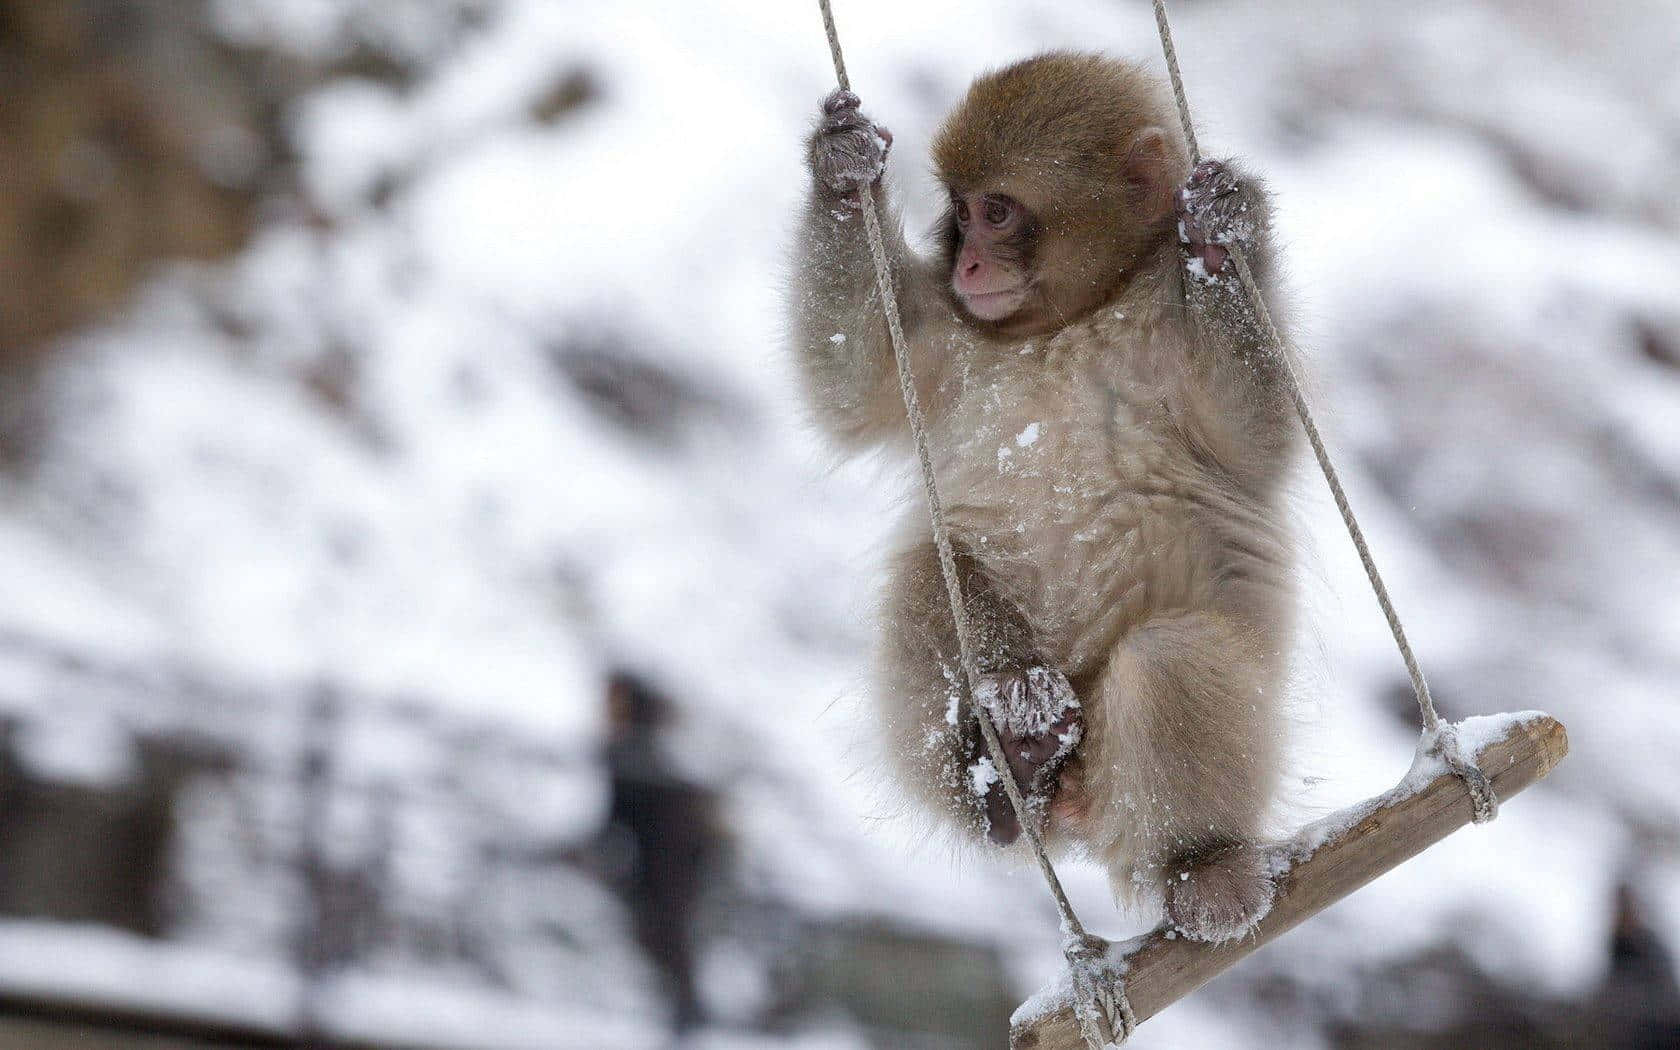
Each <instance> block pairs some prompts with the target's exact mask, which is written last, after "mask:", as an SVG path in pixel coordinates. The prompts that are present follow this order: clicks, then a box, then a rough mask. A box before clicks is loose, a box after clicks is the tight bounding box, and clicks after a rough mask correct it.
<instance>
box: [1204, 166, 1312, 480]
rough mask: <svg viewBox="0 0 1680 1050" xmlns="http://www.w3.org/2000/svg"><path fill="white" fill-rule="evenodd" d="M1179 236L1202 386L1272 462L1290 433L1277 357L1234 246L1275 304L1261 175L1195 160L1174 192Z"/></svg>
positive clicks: (1268, 218)
mask: <svg viewBox="0 0 1680 1050" xmlns="http://www.w3.org/2000/svg"><path fill="white" fill-rule="evenodd" d="M1177 200H1178V218H1179V241H1180V244H1181V248H1182V254H1183V255H1184V257H1185V274H1184V299H1185V307H1186V313H1187V318H1188V321H1189V323H1190V324H1191V326H1192V327H1193V329H1194V336H1195V342H1196V344H1197V346H1198V348H1199V350H1200V353H1199V355H1198V358H1199V360H1198V363H1199V364H1201V365H1203V366H1204V367H1206V368H1207V369H1208V375H1207V377H1206V378H1207V381H1208V387H1209V389H1211V390H1213V391H1215V392H1217V393H1218V394H1220V395H1221V396H1220V398H1219V399H1220V400H1221V401H1222V402H1223V404H1222V405H1221V409H1222V411H1224V412H1225V413H1228V418H1230V419H1232V420H1236V421H1239V422H1240V423H1241V424H1242V426H1243V429H1244V431H1245V433H1244V435H1243V437H1244V438H1245V439H1246V440H1247V441H1248V442H1251V443H1254V444H1255V445H1256V446H1257V447H1258V449H1259V450H1260V451H1262V453H1263V455H1262V456H1261V457H1260V458H1259V461H1260V462H1266V463H1272V464H1276V463H1280V462H1282V460H1283V458H1284V457H1283V456H1282V455H1281V453H1282V452H1283V451H1284V450H1285V449H1286V448H1287V446H1288V443H1289V442H1290V441H1291V440H1292V439H1293V430H1292V419H1291V416H1290V411H1289V402H1288V398H1287V395H1286V393H1285V390H1284V386H1283V383H1284V382H1285V378H1284V367H1285V366H1284V362H1283V360H1281V359H1280V358H1279V356H1278V354H1279V353H1284V354H1287V353H1291V352H1292V351H1291V349H1290V348H1288V347H1281V348H1276V350H1275V351H1274V348H1273V347H1271V345H1270V343H1269V338H1268V336H1267V334H1266V333H1265V331H1264V328H1263V326H1262V325H1261V324H1260V323H1259V320H1258V318H1257V317H1256V316H1255V314H1254V310H1253V308H1252V306H1251V305H1250V303H1249V301H1248V296H1247V294H1246V293H1245V291H1244V289H1243V285H1242V281H1241V279H1240V278H1239V277H1238V276H1237V268H1236V263H1235V262H1234V261H1233V260H1232V259H1231V258H1230V255H1231V250H1232V249H1233V248H1235V249H1240V250H1241V251H1242V253H1243V256H1244V258H1246V259H1247V260H1248V264H1249V269H1250V271H1251V272H1252V273H1253V274H1254V280H1255V283H1256V285H1257V286H1258V287H1259V289H1260V292H1261V294H1262V295H1264V296H1265V297H1266V300H1267V305H1268V306H1269V307H1271V308H1272V309H1274V310H1275V309H1276V307H1275V305H1274V303H1275V299H1274V297H1273V292H1274V289H1275V283H1274V282H1275V274H1276V271H1277V267H1276V262H1275V247H1274V243H1273V238H1272V204H1271V197H1270V195H1269V194H1268V193H1267V192H1266V189H1265V186H1264V185H1263V184H1262V183H1261V181H1260V180H1259V179H1258V178H1257V177H1255V176H1253V175H1251V174H1248V173H1246V172H1242V171H1240V170H1239V169H1238V168H1237V167H1236V166H1235V164H1234V163H1233V162H1221V161H1203V162H1202V163H1201V164H1198V165H1197V166H1196V168H1195V170H1194V171H1192V172H1191V173H1190V177H1189V179H1188V180H1187V181H1186V182H1185V184H1184V188H1183V189H1182V190H1181V191H1180V192H1179V194H1178V198H1177Z"/></svg>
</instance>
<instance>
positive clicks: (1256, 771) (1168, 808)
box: [1075, 611, 1282, 941]
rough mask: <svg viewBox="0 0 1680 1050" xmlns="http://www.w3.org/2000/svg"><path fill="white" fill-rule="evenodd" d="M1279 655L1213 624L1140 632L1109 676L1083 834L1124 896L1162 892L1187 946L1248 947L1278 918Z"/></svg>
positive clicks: (1227, 624) (1092, 750)
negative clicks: (1270, 817)
mask: <svg viewBox="0 0 1680 1050" xmlns="http://www.w3.org/2000/svg"><path fill="white" fill-rule="evenodd" d="M1277 652H1278V649H1277V647H1276V645H1275V644H1274V643H1273V640H1272V639H1270V638H1268V637H1265V636H1264V635H1263V634H1262V632H1260V631H1257V630H1254V629H1251V628H1248V627H1245V626H1244V625H1242V624H1241V623H1240V622H1238V621H1236V620H1234V619H1232V618H1228V617H1226V616H1223V615H1220V614H1219V613H1217V612H1211V611H1196V612H1186V613H1182V614H1179V615H1174V616H1163V617H1157V618H1153V619H1151V620H1148V621H1146V622H1145V623H1143V624H1142V625H1140V626H1139V627H1137V628H1135V629H1133V630H1132V631H1131V632H1130V633H1129V634H1127V636H1126V637H1125V638H1124V639H1123V640H1122V641H1121V643H1120V645H1119V647H1118V648H1117V650H1116V652H1115V654H1114V656H1113V658H1112V660H1111V661H1110V663H1109V666H1108V667H1107V668H1106V669H1105V671H1104V672H1103V675H1102V677H1101V680H1100V684H1099V686H1098V689H1097V690H1096V693H1097V695H1096V696H1095V697H1094V698H1093V699H1094V700H1095V702H1096V703H1097V704H1100V708H1101V709H1100V712H1099V711H1096V710H1093V711H1092V712H1090V714H1089V718H1090V719H1091V724H1090V726H1089V727H1088V733H1087V739H1086V742H1085V745H1084V750H1083V753H1082V754H1081V756H1080V763H1079V773H1080V779H1081V781H1082V782H1081V783H1080V784H1079V785H1078V789H1077V793H1076V796H1075V797H1077V798H1078V799H1079V801H1080V805H1081V808H1082V811H1081V812H1080V813H1079V814H1078V816H1077V818H1076V820H1077V826H1078V828H1079V829H1080V831H1081V832H1082V834H1081V837H1083V838H1086V839H1087V840H1088V841H1089V843H1090V845H1091V846H1092V847H1093V848H1094V849H1096V850H1098V851H1099V852H1100V853H1101V854H1102V855H1103V856H1104V858H1105V859H1106V860H1107V861H1108V864H1109V871H1110V878H1111V880H1112V881H1113V882H1114V883H1115V888H1116V890H1117V892H1121V893H1125V894H1128V895H1129V894H1131V893H1132V892H1133V891H1134V890H1135V889H1136V888H1137V886H1139V885H1143V886H1148V885H1149V884H1154V885H1155V886H1156V887H1158V888H1159V889H1160V891H1161V892H1162V894H1163V896H1164V898H1165V901H1166V905H1167V913H1168V916H1169V918H1170V919H1171V920H1172V922H1173V923H1174V924H1176V925H1177V926H1178V927H1179V928H1180V929H1181V930H1182V931H1183V932H1184V933H1185V934H1186V935H1187V936H1189V937H1192V938H1194V939H1197V940H1207V941H1223V940H1228V939H1230V938H1233V937H1237V936H1241V935H1242V934H1243V933H1244V932H1245V931H1247V930H1248V929H1249V928H1251V927H1252V926H1253V925H1254V923H1256V922H1258V921H1259V920H1260V919H1261V918H1262V917H1263V916H1264V915H1265V913H1266V911H1267V910H1268V909H1269V908H1270V906H1271V901H1272V895H1273V885H1272V879H1271V875H1270V873H1269V872H1268V870H1267V868H1266V865H1265V863H1264V860H1263V858H1262V856H1261V854H1260V851H1259V850H1258V849H1257V848H1256V845H1255V841H1256V837H1257V835H1258V834H1259V832H1260V829H1261V825H1262V822H1263V820H1264V818H1265V815H1266V811H1267V809H1268V807H1269V806H1270V804H1271V802H1272V800H1273V799H1274V797H1275V795H1276V791H1277V783H1278V778H1279V752H1280V750H1281V734H1280V716H1279V711H1278V700H1279V698H1278V696H1277V693H1278V692H1280V686H1281V678H1282V672H1281V667H1280V666H1279V658H1278V656H1277V655H1276V653H1277Z"/></svg>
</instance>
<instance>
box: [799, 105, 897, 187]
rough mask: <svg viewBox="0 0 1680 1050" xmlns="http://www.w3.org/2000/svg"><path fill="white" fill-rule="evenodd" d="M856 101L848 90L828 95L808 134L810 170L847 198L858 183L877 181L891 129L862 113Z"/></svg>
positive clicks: (825, 185) (881, 171)
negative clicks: (818, 117) (817, 118)
mask: <svg viewBox="0 0 1680 1050" xmlns="http://www.w3.org/2000/svg"><path fill="white" fill-rule="evenodd" d="M860 105H862V103H861V102H860V101H859V100H858V97H857V96H856V95H854V94H852V93H851V92H850V91H836V92H834V93H833V94H831V95H829V96H828V98H826V99H824V100H823V106H822V109H823V115H822V120H821V121H820V122H819V123H818V124H817V130H816V132H815V133H813V134H812V136H811V174H812V175H813V176H815V177H816V180H817V182H818V183H819V184H821V185H822V186H823V187H825V188H826V189H828V190H829V191H830V192H832V193H834V194H836V195H838V196H841V197H843V198H850V197H851V195H852V194H853V193H854V192H855V191H856V190H857V189H858V187H860V186H873V185H874V184H875V183H877V182H879V181H880V179H881V175H882V174H883V173H885V171H886V170H887V153H888V152H889V151H890V150H891V149H892V140H893V139H892V132H890V131H888V130H887V129H886V128H883V127H881V126H880V125H879V124H876V123H875V122H873V121H871V120H870V119H869V118H868V117H866V116H864V115H863V114H862V113H861V112H860V111H859V110H858V107H859V106H860Z"/></svg>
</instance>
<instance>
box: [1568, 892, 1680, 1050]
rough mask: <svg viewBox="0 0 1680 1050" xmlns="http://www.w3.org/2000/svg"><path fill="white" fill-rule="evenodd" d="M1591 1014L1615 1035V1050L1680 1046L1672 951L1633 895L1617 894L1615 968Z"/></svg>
mask: <svg viewBox="0 0 1680 1050" xmlns="http://www.w3.org/2000/svg"><path fill="white" fill-rule="evenodd" d="M1589 1012H1590V1013H1595V1014H1598V1015H1599V1016H1600V1017H1602V1018H1604V1019H1605V1021H1606V1023H1607V1024H1610V1025H1611V1026H1612V1030H1614V1031H1615V1032H1616V1039H1615V1041H1614V1043H1613V1044H1606V1045H1613V1046H1614V1047H1615V1048H1616V1050H1674V1048H1675V1047H1680V980H1677V979H1676V975H1675V972H1674V960H1673V958H1672V957H1671V956H1670V955H1669V952H1668V948H1667V946H1665V945H1664V944H1663V943H1662V941H1661V940H1659V939H1658V937H1657V934H1656V932H1655V931H1654V930H1652V929H1651V927H1650V926H1649V925H1647V924H1646V922H1645V919H1644V916H1643V915H1642V914H1641V912H1640V907H1639V901H1638V899H1637V897H1636V896H1635V894H1634V892H1633V890H1632V889H1631V888H1630V887H1628V886H1626V885H1623V886H1622V887H1620V888H1619V889H1618V890H1617V891H1616V923H1615V926H1614V927H1613V928H1612V931H1611V935H1610V969H1609V971H1608V972H1607V973H1606V974H1605V975H1604V983H1603V984H1601V985H1600V986H1599V989H1598V994H1597V996H1596V1002H1594V1003H1593V1004H1592V1007H1591V1008H1590V1010H1589Z"/></svg>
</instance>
